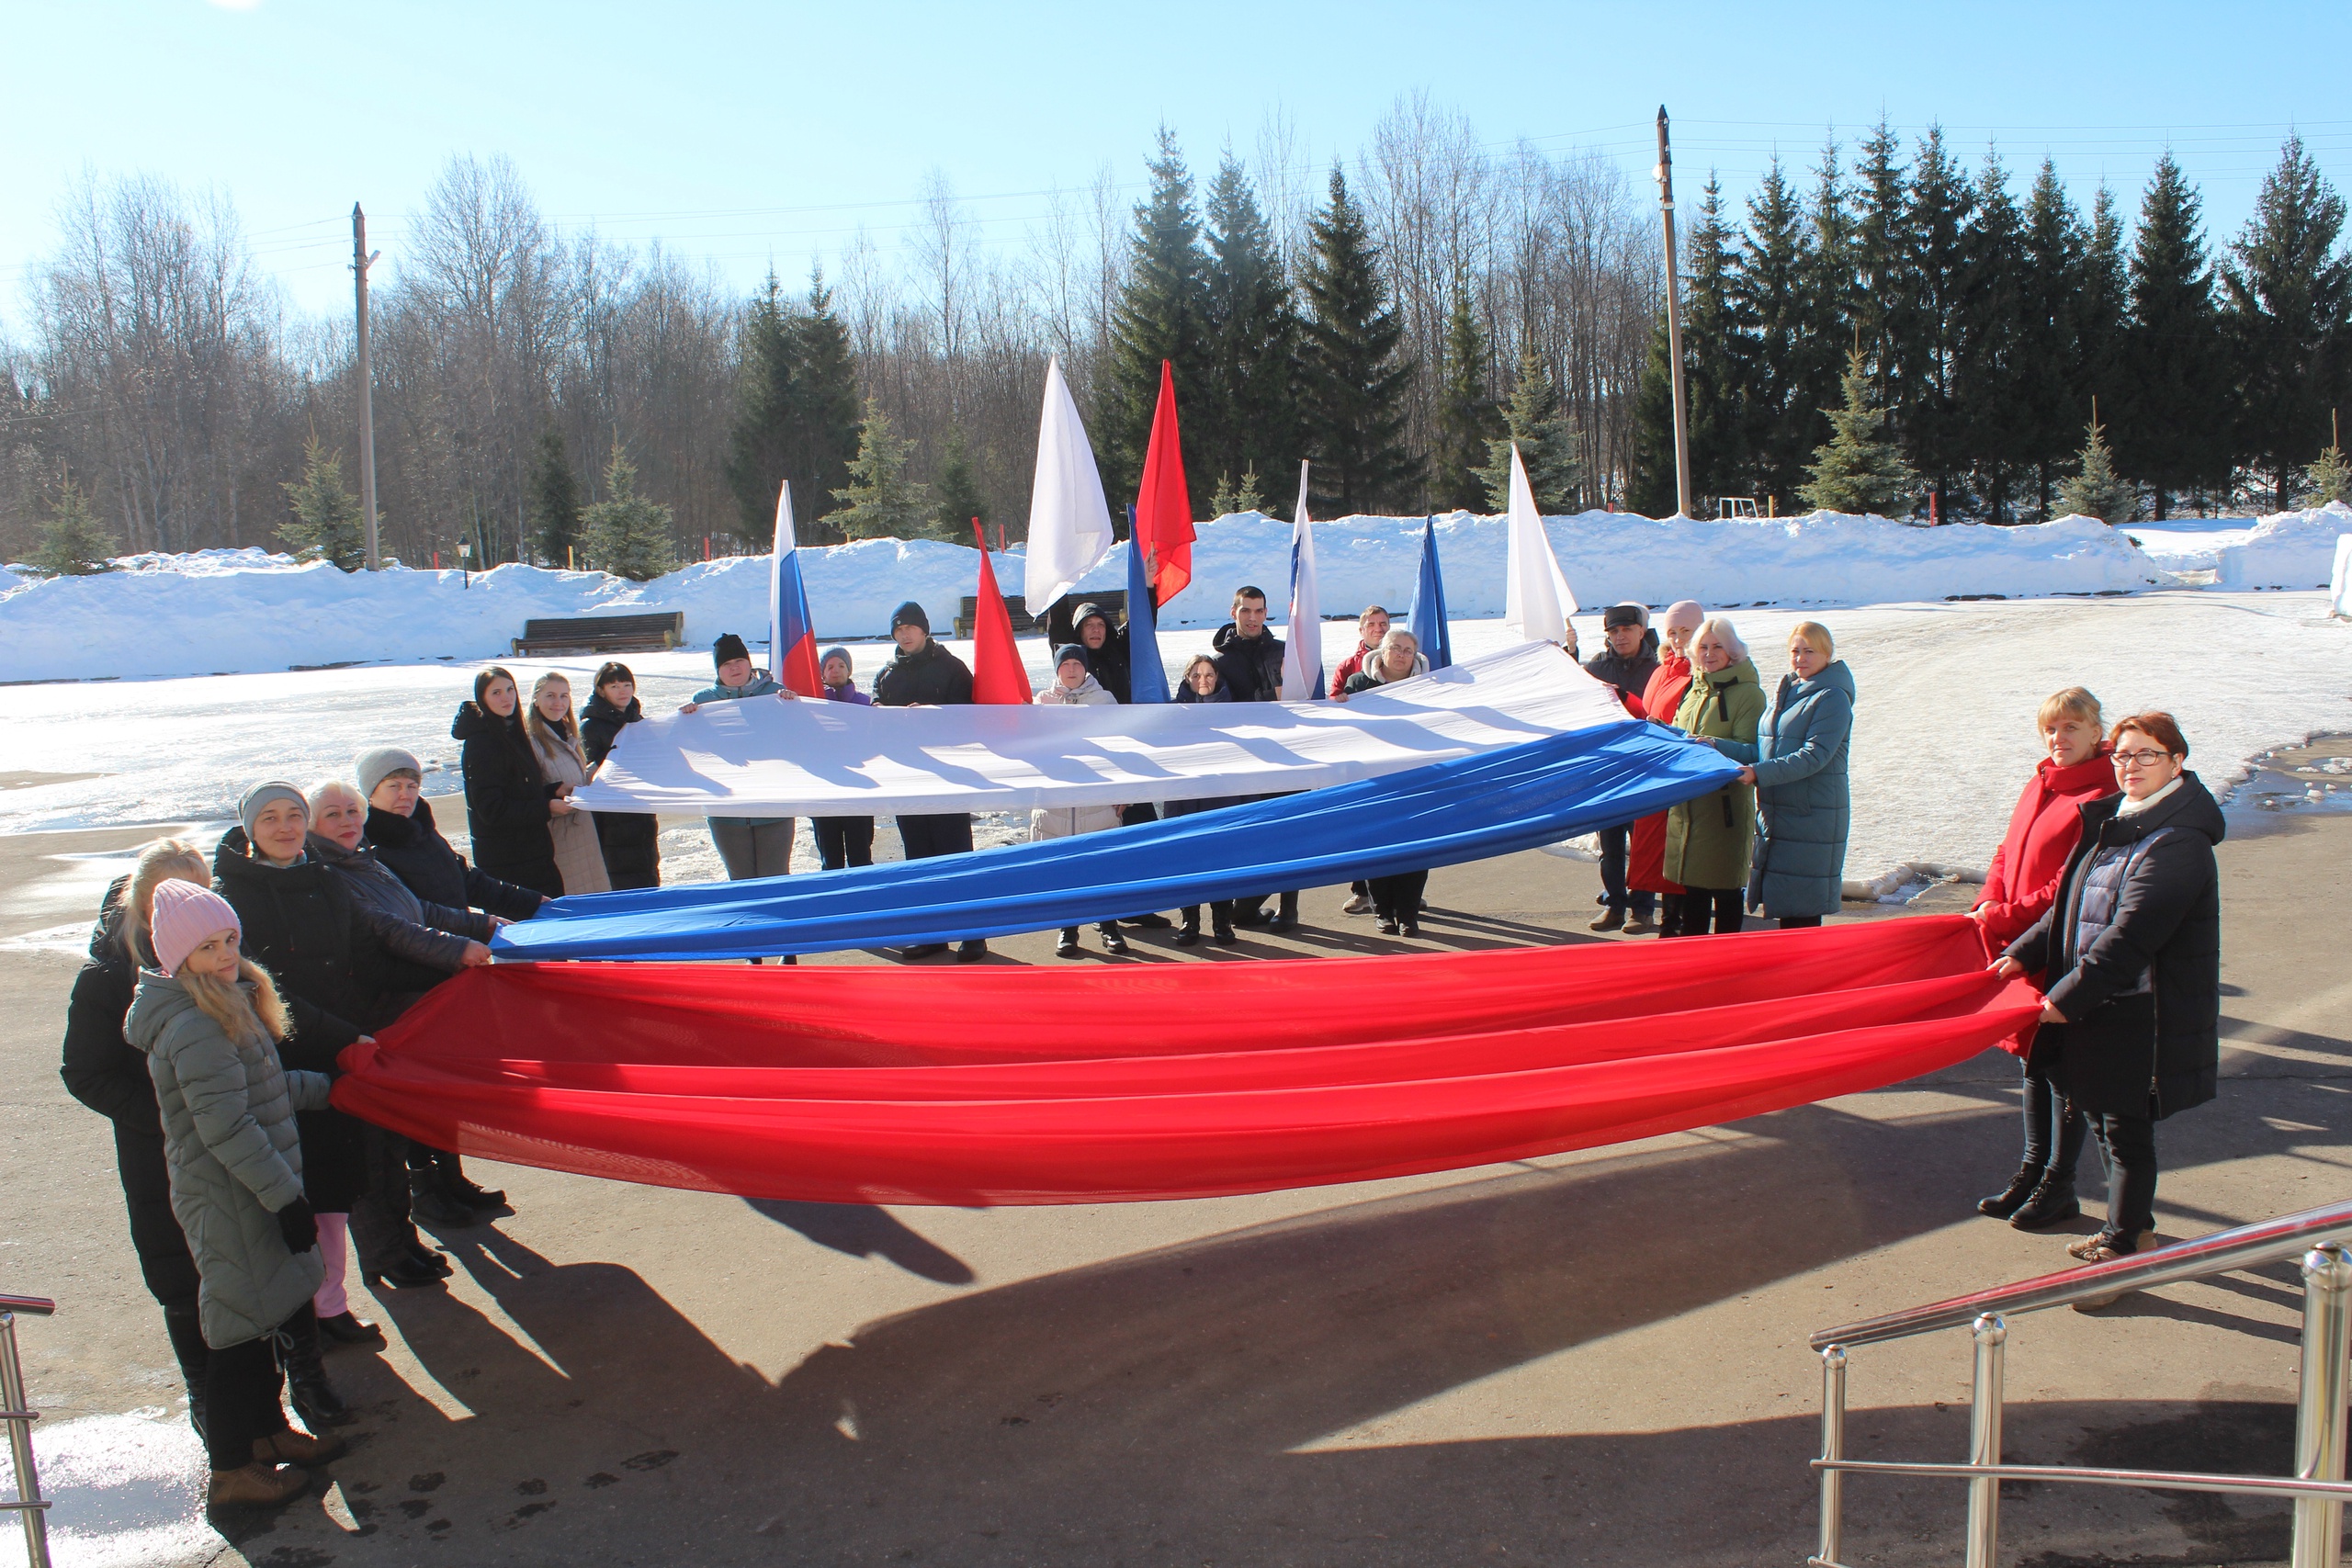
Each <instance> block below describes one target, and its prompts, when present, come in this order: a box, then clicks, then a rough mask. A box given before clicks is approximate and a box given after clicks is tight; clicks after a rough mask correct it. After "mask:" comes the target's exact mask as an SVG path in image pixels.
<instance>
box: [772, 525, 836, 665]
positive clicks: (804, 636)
mask: <svg viewBox="0 0 2352 1568" xmlns="http://www.w3.org/2000/svg"><path fill="white" fill-rule="evenodd" d="M768 659H769V660H770V661H771V663H772V664H773V666H774V668H773V669H772V670H770V671H769V673H771V674H773V675H774V676H775V678H776V681H777V682H778V683H779V684H781V685H782V686H784V688H785V689H786V690H787V691H790V692H794V693H797V694H799V695H801V696H804V697H821V696H823V695H824V694H825V682H824V676H823V674H822V673H821V672H820V671H819V670H818V668H817V623H816V620H815V617H813V616H811V615H809V587H808V584H807V583H805V582H803V581H801V577H800V551H799V549H798V547H797V546H796V545H795V544H794V542H793V537H792V481H791V480H790V479H786V480H785V481H784V489H783V491H781V492H780V493H779V494H778V495H777V496H776V498H775V554H774V555H772V556H770V557H769V558H768Z"/></svg>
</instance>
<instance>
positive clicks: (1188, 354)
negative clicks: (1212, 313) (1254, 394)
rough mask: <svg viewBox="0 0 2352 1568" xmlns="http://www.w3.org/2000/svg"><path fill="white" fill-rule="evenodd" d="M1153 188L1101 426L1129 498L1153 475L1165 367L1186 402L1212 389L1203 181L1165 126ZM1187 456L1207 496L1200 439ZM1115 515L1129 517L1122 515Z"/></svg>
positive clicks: (1111, 479) (1108, 473) (1119, 485)
mask: <svg viewBox="0 0 2352 1568" xmlns="http://www.w3.org/2000/svg"><path fill="white" fill-rule="evenodd" d="M1146 167H1148V169H1149V170H1150V171H1151V190H1150V192H1149V194H1148V195H1147V196H1146V197H1145V198H1144V199H1143V200H1142V201H1141V202H1139V203H1137V204H1136V209H1135V231H1134V233H1133V234H1132V235H1131V236H1130V238H1129V240H1128V249H1127V255H1128V265H1127V280H1126V283H1125V286H1124V287H1123V288H1121V289H1120V291H1119V302H1118V304H1117V306H1116V308H1115V309H1114V310H1113V312H1112V320H1111V342H1110V354H1109V360H1110V363H1109V366H1108V374H1107V375H1106V376H1105V377H1104V378H1103V391H1102V407H1101V411H1100V412H1101V417H1100V419H1099V420H1098V428H1099V429H1100V431H1101V436H1100V439H1101V441H1102V443H1103V454H1104V457H1106V458H1107V461H1106V462H1105V464H1104V466H1103V485H1104V488H1105V489H1106V490H1108V491H1109V492H1110V493H1111V494H1112V495H1114V496H1129V495H1133V494H1135V493H1136V486H1137V484H1138V483H1139V482H1140V481H1141V479H1142V477H1143V460H1144V454H1145V452H1146V450H1147V449H1148V447H1149V446H1150V444H1151V417H1152V411H1153V410H1154V409H1156V408H1157V407H1158V406H1159V366H1160V362H1161V361H1162V360H1165V361H1167V363H1168V366H1169V368H1170V373H1171V374H1172V375H1173V376H1174V377H1175V381H1176V395H1177V399H1178V400H1179V401H1180V403H1189V402H1193V400H1197V399H1198V398H1199V397H1200V396H1201V395H1202V394H1203V393H1204V392H1205V391H1207V390H1208V389H1209V387H1210V385H1211V379H1212V378H1211V376H1210V372H1209V366H1210V346H1209V298H1208V257H1207V254H1205V252H1204V250H1203V248H1202V244H1201V222H1200V218H1199V215H1198V213H1197V212H1196V211H1195V210H1194V209H1193V176H1192V174H1191V173H1190V171H1188V170H1187V169H1186V168H1185V166H1184V155H1183V153H1182V152H1181V151H1180V150H1179V149H1178V147H1177V145H1176V133H1175V132H1174V131H1172V130H1169V129H1168V128H1167V127H1166V126H1164V125H1163V126H1161V127H1160V128H1159V152H1158V153H1157V154H1156V155H1155V156H1154V157H1152V158H1151V159H1150V160H1149V162H1148V164H1147V165H1146ZM1184 445H1185V452H1184V483H1185V488H1186V489H1187V490H1188V491H1191V492H1193V493H1196V494H1205V493H1206V492H1207V491H1208V486H1207V485H1206V484H1205V483H1204V475H1205V473H1206V472H1207V470H1205V469H1204V468H1203V467H1202V457H1204V454H1203V452H1202V451H1201V449H1200V448H1199V447H1197V446H1194V445H1193V443H1192V442H1189V441H1188V442H1186V443H1185V444H1184ZM1112 511H1113V514H1114V517H1115V516H1116V515H1117V514H1118V513H1119V512H1120V511H1121V509H1120V508H1118V507H1114V508H1113V509H1112Z"/></svg>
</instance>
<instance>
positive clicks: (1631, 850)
mask: <svg viewBox="0 0 2352 1568" xmlns="http://www.w3.org/2000/svg"><path fill="white" fill-rule="evenodd" d="M1706 618H1707V612H1706V611H1704V610H1702V609H1701V608H1700V607H1699V605H1698V604H1697V603H1696V602H1695V601H1692V600H1689V599H1685V600H1682V601H1681V602H1680V603H1679V604H1675V605H1673V606H1672V607H1671V608H1669V609H1668V611H1667V612H1666V621H1665V624H1664V626H1661V627H1660V631H1661V634H1662V640H1661V641H1660V642H1659V644H1658V649H1657V673H1656V674H1654V675H1652V676H1651V677H1650V680H1649V684H1648V685H1647V686H1646V687H1645V688H1644V689H1643V692H1642V696H1641V701H1640V703H1639V704H1638V705H1636V704H1635V703H1634V701H1633V700H1632V699H1631V698H1628V699H1627V700H1626V703H1625V705H1626V706H1627V707H1628V708H1631V709H1633V711H1634V717H1635V718H1646V719H1649V720H1651V721H1652V722H1654V723H1657V724H1663V725H1665V726H1667V727H1668V728H1673V725H1674V711H1675V709H1677V708H1679V707H1680V706H1681V705H1682V698H1683V694H1685V693H1687V692H1689V691H1690V690H1691V638H1692V637H1696V636H1697V635H1698V633H1699V625H1700V623H1701V622H1702V621H1704V620H1705V619H1706ZM2061 863H2062V864H2063V863H2064V860H2063V858H2062V860H2061ZM1625 886H1628V887H1630V888H1632V889H1634V891H1635V892H1640V893H1655V894H1657V895H1658V916H1657V934H1658V935H1660V936H1680V935H1681V934H1682V885H1681V884H1680V883H1679V882H1669V881H1668V880H1667V877H1666V813H1665V812H1663V811H1660V812H1656V813H1654V814H1652V815H1650V816H1648V817H1645V818H1642V819H1641V820H1640V821H1638V822H1635V823H1634V837H1633V841H1632V843H1631V844H1629V845H1628V846H1627V849H1626V855H1625ZM1625 929H1626V930H1628V931H1631V930H1632V929H1633V928H1632V927H1631V926H1628V927H1626V928H1625Z"/></svg>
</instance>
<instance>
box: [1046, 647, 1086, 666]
mask: <svg viewBox="0 0 2352 1568" xmlns="http://www.w3.org/2000/svg"><path fill="white" fill-rule="evenodd" d="M1073 659H1075V660H1078V661H1079V663H1080V664H1081V665H1083V664H1084V663H1085V662H1086V649H1084V648H1083V647H1082V646H1080V644H1078V643H1074V642H1066V643H1064V644H1062V645H1061V646H1060V647H1059V648H1057V649H1054V668H1055V669H1056V670H1059V669H1060V668H1061V667H1062V666H1063V665H1065V664H1068V663H1069V661H1070V660H1073Z"/></svg>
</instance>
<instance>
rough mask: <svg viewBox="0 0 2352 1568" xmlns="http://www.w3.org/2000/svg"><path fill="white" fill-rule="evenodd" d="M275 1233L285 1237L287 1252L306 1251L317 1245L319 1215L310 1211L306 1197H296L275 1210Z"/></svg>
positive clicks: (309, 1202) (309, 1203)
mask: <svg viewBox="0 0 2352 1568" xmlns="http://www.w3.org/2000/svg"><path fill="white" fill-rule="evenodd" d="M277 1234H278V1235H282V1236H284V1237H285V1238H286V1250H287V1251H288V1252H308V1251H310V1250H311V1248H312V1247H316V1246H318V1245H319V1217H318V1215H316V1214H314V1213H311V1201H310V1200H309V1199H308V1198H297V1199H295V1200H294V1201H292V1202H291V1203H288V1204H287V1205H286V1207H284V1208H283V1209H280V1210H278V1211H277Z"/></svg>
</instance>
